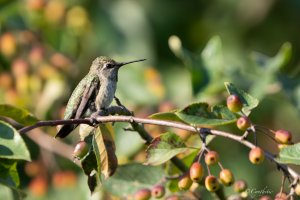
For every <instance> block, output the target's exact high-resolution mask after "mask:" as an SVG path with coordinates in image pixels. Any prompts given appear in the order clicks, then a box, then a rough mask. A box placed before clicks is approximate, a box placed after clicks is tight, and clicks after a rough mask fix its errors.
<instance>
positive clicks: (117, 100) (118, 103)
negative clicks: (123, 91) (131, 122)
mask: <svg viewBox="0 0 300 200" xmlns="http://www.w3.org/2000/svg"><path fill="white" fill-rule="evenodd" d="M114 99H115V101H116V103H117V105H118V106H119V107H121V108H122V110H123V111H124V112H125V113H130V114H129V115H133V112H132V111H130V110H128V109H127V108H126V107H125V106H124V105H123V104H122V103H121V101H120V99H119V98H118V97H116V96H114Z"/></svg>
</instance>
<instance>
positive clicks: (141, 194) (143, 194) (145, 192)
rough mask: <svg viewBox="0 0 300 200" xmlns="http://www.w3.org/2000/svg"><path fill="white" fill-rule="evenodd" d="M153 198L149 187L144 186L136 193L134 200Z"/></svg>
mask: <svg viewBox="0 0 300 200" xmlns="http://www.w3.org/2000/svg"><path fill="white" fill-rule="evenodd" d="M150 198H151V191H150V190H149V189H147V188H142V189H140V190H138V191H137V192H136V193H135V194H134V200H148V199H150Z"/></svg>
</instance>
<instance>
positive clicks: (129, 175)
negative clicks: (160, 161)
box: [103, 163, 164, 197]
mask: <svg viewBox="0 0 300 200" xmlns="http://www.w3.org/2000/svg"><path fill="white" fill-rule="evenodd" d="M162 177H164V170H163V169H162V168H161V167H154V166H144V165H141V164H137V163H132V164H127V165H122V166H119V167H118V169H117V171H116V173H115V175H113V176H112V177H110V178H109V179H108V180H107V181H105V182H104V183H103V186H104V188H105V189H106V190H108V191H109V192H110V193H112V194H113V195H116V196H119V197H126V196H127V195H130V194H134V193H135V192H136V191H138V190H139V189H141V188H152V187H153V185H154V184H156V183H158V182H159V181H160V180H161V179H162Z"/></svg>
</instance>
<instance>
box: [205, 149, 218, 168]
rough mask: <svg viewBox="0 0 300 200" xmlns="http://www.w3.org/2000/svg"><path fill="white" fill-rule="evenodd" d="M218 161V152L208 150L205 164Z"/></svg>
mask: <svg viewBox="0 0 300 200" xmlns="http://www.w3.org/2000/svg"><path fill="white" fill-rule="evenodd" d="M218 162H219V154H218V153H217V152H216V151H209V152H208V153H207V154H206V155H205V163H206V164H207V165H213V164H216V163H218Z"/></svg>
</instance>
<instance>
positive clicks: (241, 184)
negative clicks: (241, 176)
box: [233, 180, 247, 193]
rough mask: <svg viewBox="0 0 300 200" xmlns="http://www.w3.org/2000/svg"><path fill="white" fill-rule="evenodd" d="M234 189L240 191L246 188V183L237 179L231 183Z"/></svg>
mask: <svg viewBox="0 0 300 200" xmlns="http://www.w3.org/2000/svg"><path fill="white" fill-rule="evenodd" d="M233 189H234V191H236V192H238V193H241V192H244V191H245V190H246V189H247V183H246V182H245V181H244V180H238V181H236V182H235V183H234V185H233Z"/></svg>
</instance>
